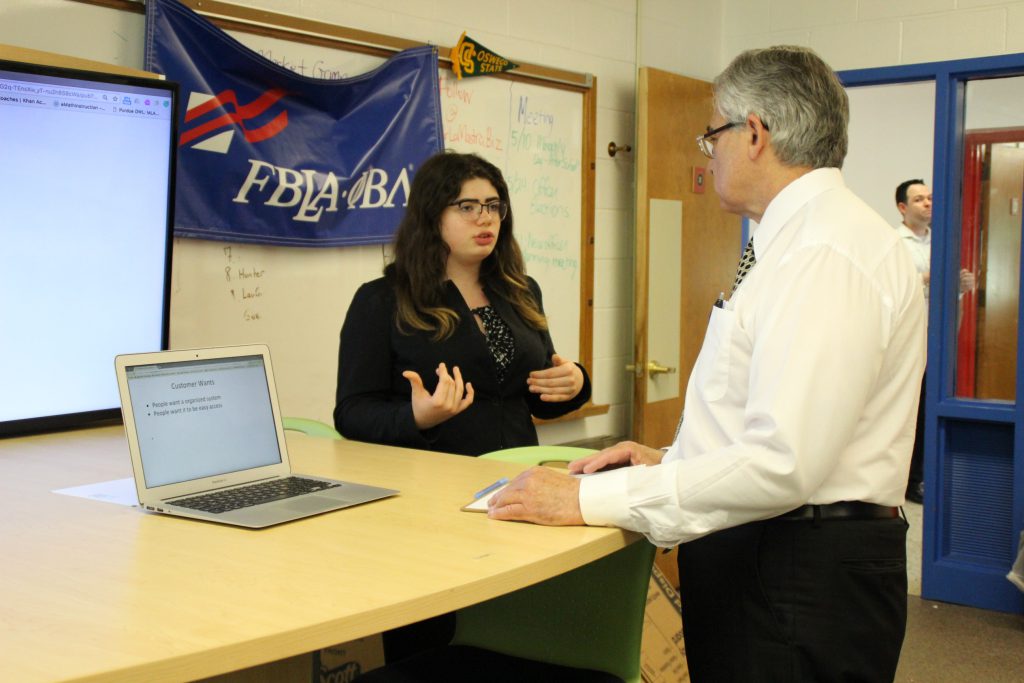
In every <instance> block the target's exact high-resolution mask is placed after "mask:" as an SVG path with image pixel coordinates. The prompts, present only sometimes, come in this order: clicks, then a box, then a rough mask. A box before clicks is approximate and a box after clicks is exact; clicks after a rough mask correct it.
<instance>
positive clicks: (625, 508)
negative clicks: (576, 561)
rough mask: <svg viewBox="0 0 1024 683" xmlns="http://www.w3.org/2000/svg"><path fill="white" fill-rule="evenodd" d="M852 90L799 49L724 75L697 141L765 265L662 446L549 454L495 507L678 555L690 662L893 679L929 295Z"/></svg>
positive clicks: (695, 668) (726, 317)
mask: <svg viewBox="0 0 1024 683" xmlns="http://www.w3.org/2000/svg"><path fill="white" fill-rule="evenodd" d="M848 116H849V115H848V103H847V97H846V93H845V91H844V90H843V88H842V86H841V85H840V83H839V81H838V79H837V78H836V76H835V74H834V73H833V72H832V70H831V69H830V68H829V67H828V66H827V65H826V64H825V63H824V62H823V61H822V60H821V59H820V58H819V57H818V56H817V55H816V54H814V53H813V52H812V51H810V50H808V49H805V48H800V47H774V48H767V49H761V50H751V51H748V52H745V53H743V54H741V55H740V56H738V57H737V58H736V59H735V60H734V61H733V62H732V63H731V64H730V65H729V67H728V68H726V70H725V71H724V72H723V73H722V74H721V75H720V76H719V77H718V78H717V79H716V80H715V106H714V111H713V112H712V114H711V118H710V120H709V125H708V130H707V132H706V133H705V134H704V135H702V136H700V138H698V143H699V144H700V146H701V149H702V150H703V151H704V153H705V154H706V155H708V156H709V157H711V161H710V169H711V171H712V173H713V174H714V181H715V190H716V191H717V193H718V196H719V199H720V202H721V205H722V206H723V208H725V209H726V210H727V211H730V212H733V213H738V214H741V215H744V216H747V217H749V218H750V219H752V220H754V221H756V222H757V223H758V226H757V227H756V229H755V231H754V234H753V237H752V240H751V245H752V249H753V257H754V265H753V267H752V268H750V269H749V272H748V273H746V276H745V278H744V279H743V280H742V282H741V283H740V284H739V285H738V287H737V288H736V289H735V291H734V292H733V293H732V295H731V296H730V297H729V300H728V301H726V302H724V303H723V304H722V305H720V306H719V305H717V304H716V305H714V306H713V305H712V302H710V301H709V302H708V306H709V309H710V311H711V317H710V320H709V322H708V331H707V335H706V337H705V340H704V345H703V348H702V349H701V352H700V355H699V357H698V359H697V361H696V364H695V366H694V369H693V372H692V374H691V376H690V379H689V383H688V386H687V390H686V403H685V406H686V416H685V419H684V421H683V423H682V427H681V430H680V432H679V435H678V437H677V438H676V440H675V442H674V443H673V444H672V446H671V447H670V448H669V449H668V450H667V452H664V453H663V452H662V451H660V450H657V449H654V448H649V447H646V446H642V445H639V444H636V443H632V442H625V443H621V444H618V445H616V446H613V447H611V448H608V449H605V450H604V451H601V452H600V453H597V454H595V455H593V456H590V457H588V458H585V459H583V460H580V461H577V462H575V463H573V464H572V465H571V469H572V470H573V471H576V472H586V473H589V472H596V471H598V470H604V469H610V470H611V471H607V472H600V473H598V474H596V475H594V476H590V477H585V478H582V479H579V478H573V477H569V476H566V475H564V474H560V473H558V472H556V471H554V470H551V469H549V468H532V469H530V470H528V471H527V472H525V473H523V474H522V475H520V476H519V477H517V478H516V479H515V480H513V482H512V483H511V484H510V485H509V486H508V487H506V489H505V490H504V491H502V492H500V493H499V494H497V495H496V496H495V497H494V498H493V499H492V502H491V508H490V511H489V515H490V516H491V517H492V518H494V519H505V520H522V521H531V522H536V523H540V524H554V525H564V524H591V525H615V526H620V527H624V528H627V529H632V530H636V531H639V532H642V533H643V534H645V535H646V536H647V537H648V538H649V539H650V540H651V541H652V542H654V543H656V544H658V545H661V546H665V547H669V546H673V545H676V544H682V546H681V547H680V552H679V564H680V583H681V593H682V596H681V597H682V605H683V628H684V635H685V646H686V655H687V660H688V663H689V667H690V673H691V676H692V678H693V680H694V681H696V682H697V683H701V682H703V681H711V682H712V683H717V682H719V681H745V682H748V681H772V682H773V683H777V682H780V681H826V680H865V681H881V680H892V678H893V676H894V673H895V670H896V664H897V661H898V659H899V652H900V648H901V646H902V641H903V635H904V631H905V627H906V586H907V579H906V546H905V542H906V541H905V537H906V522H905V521H904V519H903V518H902V517H900V516H899V512H898V507H897V506H899V505H901V504H902V503H903V494H904V490H905V487H906V483H907V469H908V466H909V462H910V450H911V445H912V443H913V440H914V417H915V413H916V410H917V400H918V392H919V390H920V387H921V375H922V371H923V367H924V345H925V334H924V300H923V298H922V297H921V289H920V285H919V284H918V280H917V274H916V272H915V270H914V265H913V263H912V262H911V260H910V257H909V256H908V255H907V252H906V250H905V249H904V248H903V247H902V246H901V244H900V240H899V237H898V236H897V235H896V233H895V231H894V230H893V229H892V228H891V227H890V226H889V225H888V224H887V223H886V222H885V221H884V220H883V219H882V218H881V217H880V216H878V214H876V213H875V212H874V211H872V210H871V209H870V208H869V207H868V206H867V205H866V204H864V203H863V202H862V201H861V200H859V199H858V198H857V197H856V196H854V195H853V194H852V193H851V192H850V191H849V190H848V189H847V188H846V187H845V185H844V183H843V178H842V175H841V173H840V171H839V168H840V167H841V166H842V163H843V159H844V157H845V156H846V149H847V137H846V129H847V122H848Z"/></svg>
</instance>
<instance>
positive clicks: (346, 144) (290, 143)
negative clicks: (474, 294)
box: [145, 0, 444, 247]
mask: <svg viewBox="0 0 1024 683" xmlns="http://www.w3.org/2000/svg"><path fill="white" fill-rule="evenodd" d="M145 66H146V69H148V70H150V71H155V72H157V73H161V74H164V75H165V76H166V77H167V78H168V79H169V80H172V81H177V82H178V83H180V84H181V94H182V99H183V100H184V101H185V104H184V106H182V107H181V108H180V110H179V118H178V124H179V131H178V132H179V138H178V174H177V199H176V203H175V219H174V228H175V230H174V231H175V235H176V236H178V237H199V238H203V239H214V240H230V241H236V242H253V243H258V244H275V245H290V246H311V247H335V246H344V245H353V244H377V243H382V242H389V241H390V240H391V236H392V234H393V233H394V230H395V228H396V227H397V226H398V223H399V221H400V220H401V217H402V213H403V211H404V207H405V204H406V202H407V199H408V194H409V185H410V182H411V180H412V176H413V174H414V173H415V171H416V169H417V168H419V166H420V164H421V163H422V162H423V161H424V160H425V159H427V157H429V156H431V155H433V154H435V153H437V152H439V151H441V149H442V147H443V139H444V138H443V134H442V129H441V104H440V98H439V93H438V75H437V51H436V49H435V48H432V47H421V48H414V49H411V50H405V51H404V52H401V53H399V54H397V55H395V56H394V57H392V58H391V59H389V60H388V61H387V62H385V63H384V64H382V65H381V66H379V67H378V68H376V69H374V70H373V71H371V72H369V73H367V74H363V75H362V76H356V77H353V78H346V79H342V80H321V79H314V78H308V77H305V76H300V75H299V74H297V73H294V72H292V71H289V70H288V69H285V68H283V67H280V66H278V65H276V64H274V63H273V62H271V61H270V60H268V59H265V58H264V57H262V56H261V55H259V54H258V53H256V52H254V51H252V50H250V49H249V48H247V47H245V46H244V45H242V44H241V43H239V42H238V41H237V40H235V39H234V38H232V37H231V36H229V35H227V34H226V33H224V32H223V31H221V30H220V29H218V28H217V27H216V26H214V25H213V24H211V23H210V22H209V21H207V20H205V19H203V18H202V17H200V16H199V15H198V14H196V13H195V12H193V11H192V10H190V9H188V8H187V7H185V6H184V5H182V4H181V3H179V2H176V1H175V0H146V59H145Z"/></svg>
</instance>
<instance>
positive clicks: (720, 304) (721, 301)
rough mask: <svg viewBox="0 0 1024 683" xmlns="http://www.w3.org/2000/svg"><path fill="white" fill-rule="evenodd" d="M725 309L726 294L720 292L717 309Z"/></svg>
mask: <svg viewBox="0 0 1024 683" xmlns="http://www.w3.org/2000/svg"><path fill="white" fill-rule="evenodd" d="M724 307H725V292H719V293H718V298H717V299H715V308H724Z"/></svg>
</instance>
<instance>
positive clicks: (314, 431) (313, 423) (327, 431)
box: [282, 417, 343, 439]
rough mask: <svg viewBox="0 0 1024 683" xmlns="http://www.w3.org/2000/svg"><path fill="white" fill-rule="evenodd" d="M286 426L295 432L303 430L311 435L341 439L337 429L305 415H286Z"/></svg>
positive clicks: (284, 422)
mask: <svg viewBox="0 0 1024 683" xmlns="http://www.w3.org/2000/svg"><path fill="white" fill-rule="evenodd" d="M282 422H283V424H284V428H285V429H287V430H290V431H293V432H302V433H303V434H308V435H309V436H318V437H321V438H324V439H341V438H343V437H342V436H341V434H339V433H338V432H337V431H335V429H334V427H331V426H330V425H326V424H324V423H323V422H320V421H319V420H310V419H309V418H305V417H286V418H284V419H283V420H282Z"/></svg>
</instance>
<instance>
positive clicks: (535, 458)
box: [480, 446, 594, 465]
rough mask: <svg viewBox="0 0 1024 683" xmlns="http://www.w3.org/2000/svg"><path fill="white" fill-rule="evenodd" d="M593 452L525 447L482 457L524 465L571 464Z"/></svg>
mask: <svg viewBox="0 0 1024 683" xmlns="http://www.w3.org/2000/svg"><path fill="white" fill-rule="evenodd" d="M593 452H594V449H592V448H577V447H576V446H523V447H521V448H506V449H504V450H501V451H492V452H490V453H484V454H483V455H481V456H480V457H481V458H484V459H485V460H500V461H502V462H518V463H522V464H523V465H541V464H545V463H563V462H570V461H572V460H576V459H577V458H582V457H583V456H585V455H590V454H591V453H593Z"/></svg>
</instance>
